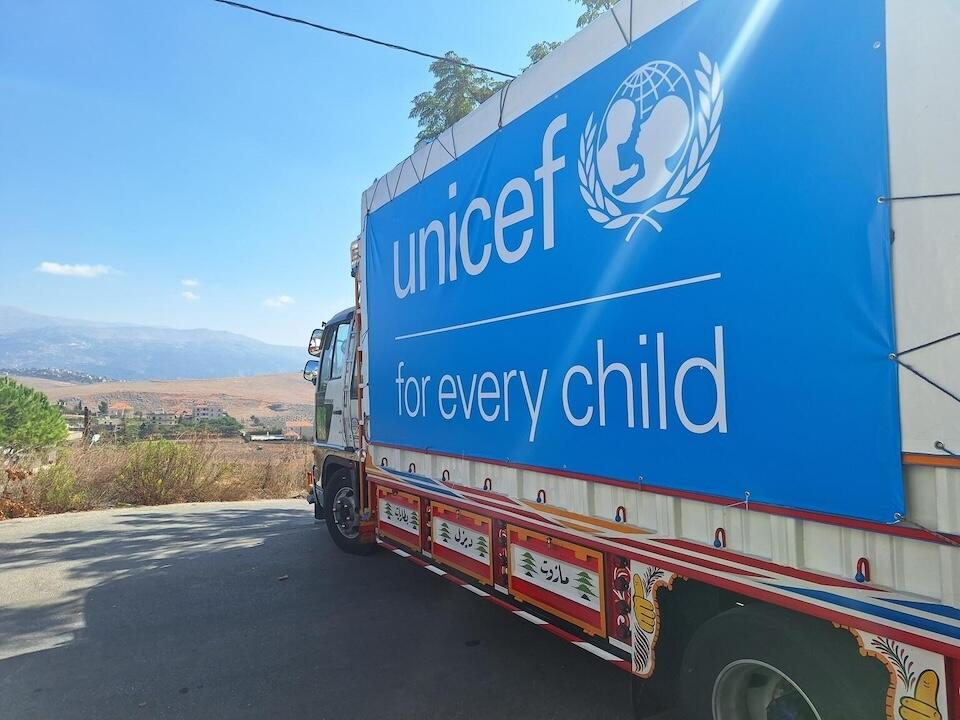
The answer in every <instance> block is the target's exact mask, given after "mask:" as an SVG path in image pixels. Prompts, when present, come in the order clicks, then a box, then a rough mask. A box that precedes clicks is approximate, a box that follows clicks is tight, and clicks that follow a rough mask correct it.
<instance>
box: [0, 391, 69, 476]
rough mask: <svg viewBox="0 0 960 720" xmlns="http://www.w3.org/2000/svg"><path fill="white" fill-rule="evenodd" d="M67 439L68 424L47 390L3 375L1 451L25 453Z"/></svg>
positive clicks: (0, 427)
mask: <svg viewBox="0 0 960 720" xmlns="http://www.w3.org/2000/svg"><path fill="white" fill-rule="evenodd" d="M66 439H67V423H66V421H65V420H64V419H63V415H61V414H60V411H59V410H57V408H55V407H53V406H52V405H50V403H49V401H48V400H47V396H46V395H44V394H43V393H41V392H39V391H37V390H33V389H32V388H28V387H27V386H25V385H21V384H19V383H17V382H14V381H13V380H11V379H10V378H7V377H0V450H2V451H3V454H4V455H7V454H9V455H12V456H14V457H16V456H17V455H19V454H21V453H27V452H32V451H35V450H40V449H42V448H46V447H51V446H53V445H58V444H59V443H62V442H63V441H64V440H66Z"/></svg>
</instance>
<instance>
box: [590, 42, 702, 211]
mask: <svg viewBox="0 0 960 720" xmlns="http://www.w3.org/2000/svg"><path fill="white" fill-rule="evenodd" d="M692 108H693V89H692V87H691V85H690V80H689V79H688V78H687V76H686V74H685V73H684V72H683V70H681V69H680V68H679V67H678V66H677V65H675V64H674V63H672V62H667V61H665V60H658V61H655V62H650V63H647V64H646V65H643V66H641V67H639V68H637V69H636V70H634V71H633V72H632V73H630V75H629V76H628V77H627V78H626V79H625V80H624V81H623V82H622V83H621V84H620V87H619V88H618V89H617V91H616V92H615V93H614V95H613V97H612V98H611V100H610V104H609V105H608V106H607V109H606V112H605V113H604V115H603V118H602V119H601V121H600V124H599V133H598V137H597V145H596V148H597V149H596V169H597V174H598V175H599V179H600V182H601V183H602V185H603V187H604V189H605V190H606V191H607V193H609V195H610V197H611V198H614V199H616V200H618V201H620V202H623V203H627V204H631V205H636V204H639V203H643V202H645V201H647V200H649V199H650V198H652V197H654V196H656V195H657V194H658V193H660V192H661V191H662V190H663V189H664V187H666V185H667V183H669V182H670V180H671V179H672V178H673V176H674V175H675V174H676V172H677V170H678V168H680V166H681V165H683V160H684V158H685V156H686V154H687V149H688V147H689V144H690V139H691V133H692V129H693V111H692Z"/></svg>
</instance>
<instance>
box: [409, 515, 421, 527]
mask: <svg viewBox="0 0 960 720" xmlns="http://www.w3.org/2000/svg"><path fill="white" fill-rule="evenodd" d="M410 524H411V525H413V529H414V530H419V529H420V518H419V516H418V515H417V511H416V510H414V511H413V512H412V513H411V514H410Z"/></svg>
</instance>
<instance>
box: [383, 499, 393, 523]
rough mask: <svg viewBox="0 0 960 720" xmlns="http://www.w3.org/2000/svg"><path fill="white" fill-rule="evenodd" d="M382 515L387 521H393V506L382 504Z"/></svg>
mask: <svg viewBox="0 0 960 720" xmlns="http://www.w3.org/2000/svg"><path fill="white" fill-rule="evenodd" d="M383 513H384V515H386V516H387V519H389V520H393V506H392V505H391V504H390V503H384V511H383Z"/></svg>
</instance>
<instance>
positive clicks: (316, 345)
mask: <svg viewBox="0 0 960 720" xmlns="http://www.w3.org/2000/svg"><path fill="white" fill-rule="evenodd" d="M322 339H323V328H322V327H319V328H317V329H316V330H314V331H313V332H312V333H311V334H310V342H309V343H307V354H308V355H313V356H314V357H320V353H322V352H323V345H322V344H321V341H322Z"/></svg>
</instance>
